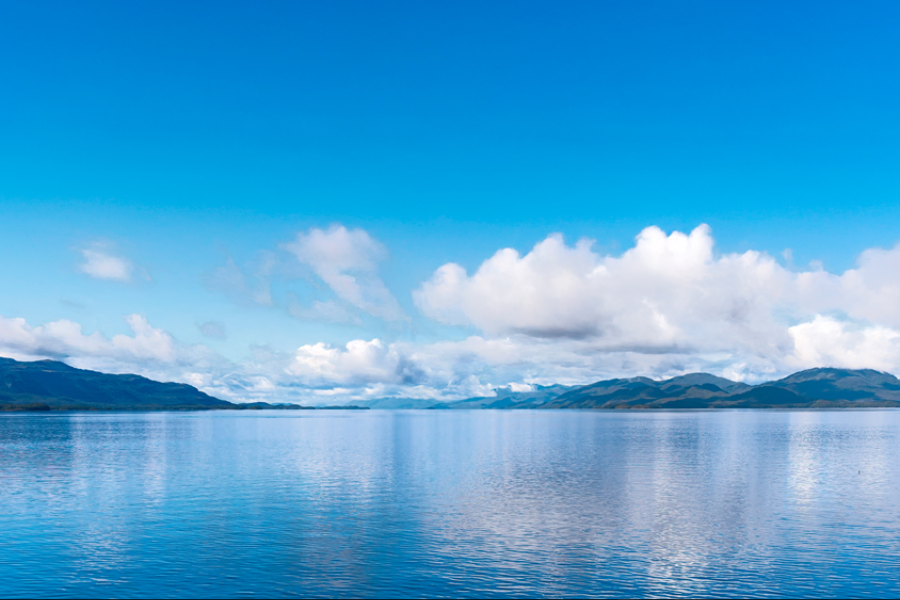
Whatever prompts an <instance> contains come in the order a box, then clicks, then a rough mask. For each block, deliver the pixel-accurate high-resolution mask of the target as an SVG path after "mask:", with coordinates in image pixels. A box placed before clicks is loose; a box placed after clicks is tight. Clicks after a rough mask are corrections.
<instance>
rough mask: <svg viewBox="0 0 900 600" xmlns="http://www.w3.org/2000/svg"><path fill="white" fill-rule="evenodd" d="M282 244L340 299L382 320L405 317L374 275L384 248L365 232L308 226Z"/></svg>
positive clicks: (382, 258)
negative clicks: (304, 230) (310, 227)
mask: <svg viewBox="0 0 900 600" xmlns="http://www.w3.org/2000/svg"><path fill="white" fill-rule="evenodd" d="M282 247H283V248H284V249H285V250H287V251H288V252H290V253H291V254H292V255H293V256H294V258H296V259H297V260H298V261H299V262H300V263H302V264H305V265H308V266H309V267H310V268H311V269H312V271H313V272H314V273H315V274H316V275H317V276H318V277H320V278H321V279H322V281H324V282H325V283H326V284H327V285H328V286H329V287H330V288H331V289H332V291H334V293H335V294H336V295H337V297H338V298H340V299H341V300H344V301H345V302H347V303H349V304H350V305H352V306H355V307H357V308H359V309H360V310H363V311H365V312H367V313H369V314H370V315H372V316H374V317H378V318H381V319H384V320H385V321H402V320H406V319H407V317H406V315H405V314H404V312H403V309H402V308H400V304H399V303H398V302H397V299H396V298H394V296H393V294H391V292H390V290H388V288H387V286H385V285H384V282H383V281H382V280H381V279H380V278H379V277H378V263H379V262H381V261H383V260H385V259H386V258H387V254H388V253H387V249H386V248H385V247H384V245H383V244H381V242H379V241H378V240H376V239H374V238H372V237H371V236H370V235H369V234H368V233H367V232H366V231H364V230H362V229H347V228H346V227H344V226H343V225H332V226H331V227H330V228H328V229H325V230H323V229H318V228H312V229H310V230H309V231H306V232H302V233H298V234H297V237H296V239H295V240H294V241H293V242H290V243H287V244H283V245H282Z"/></svg>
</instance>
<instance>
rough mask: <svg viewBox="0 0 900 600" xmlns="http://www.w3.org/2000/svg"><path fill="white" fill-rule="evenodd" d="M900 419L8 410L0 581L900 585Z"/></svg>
mask: <svg viewBox="0 0 900 600" xmlns="http://www.w3.org/2000/svg"><path fill="white" fill-rule="evenodd" d="M898 450H900V411H892V410H861V411H852V412H851V411H845V412H838V411H835V412H813V411H807V412H802V411H798V412H780V411H725V412H705V411H700V412H640V413H631V412H628V413H623V412H617V411H609V412H600V411H584V412H582V411H543V412H542V411H506V412H504V411H472V412H455V411H359V412H352V411H309V412H301V413H298V412H285V411H280V412H251V413H233V412H215V413H118V414H116V413H106V414H102V413H93V414H71V415H67V414H53V413H51V414H46V413H44V414H7V415H2V416H0V596H2V597H17V596H28V597H35V596H41V597H73V596H74V597H98V596H99V597H110V596H114V597H134V596H149V597H172V596H177V597H185V596H187V597H245V596H263V597H267V596H329V597H330V596H374V597H385V596H389V597H396V596H429V597H438V596H487V597H490V596H495V597H496V596H529V597H534V596H557V597H558V596H629V597H630V596H665V597H674V596H838V597H863V596H866V597H897V596H900V568H898V567H900V461H898Z"/></svg>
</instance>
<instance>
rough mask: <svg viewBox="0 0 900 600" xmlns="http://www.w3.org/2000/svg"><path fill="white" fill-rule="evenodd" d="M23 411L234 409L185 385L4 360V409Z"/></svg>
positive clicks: (0, 362)
mask: <svg viewBox="0 0 900 600" xmlns="http://www.w3.org/2000/svg"><path fill="white" fill-rule="evenodd" d="M23 405H32V406H33V407H35V408H39V407H63V406H66V407H73V406H80V407H85V408H119V409H121V408H189V407H194V408H226V407H234V406H235V405H234V404H232V403H231V402H226V401H225V400H219V399H218V398H213V397H212V396H210V395H208V394H204V393H203V392H201V391H200V390H198V389H197V388H195V387H192V386H190V385H186V384H183V383H160V382H158V381H152V380H150V379H147V378H146V377H141V376H140V375H110V374H107V373H98V372H96V371H88V370H84V369H76V368H74V367H70V366H69V365H67V364H65V363H61V362H58V361H54V360H39V361H36V362H19V361H16V360H12V359H9V358H0V409H6V410H9V409H12V408H17V407H21V406H23Z"/></svg>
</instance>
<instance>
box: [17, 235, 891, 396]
mask: <svg viewBox="0 0 900 600" xmlns="http://www.w3.org/2000/svg"><path fill="white" fill-rule="evenodd" d="M283 250H284V251H285V252H287V253H288V254H289V256H290V257H292V259H294V260H296V262H297V264H300V265H305V266H306V267H308V268H309V269H311V271H312V273H314V274H315V276H316V277H318V278H320V279H321V281H322V282H324V283H325V284H326V285H327V286H328V287H329V289H331V290H333V292H334V294H335V298H333V299H329V300H326V301H318V300H317V301H315V302H314V303H313V304H312V306H302V305H300V304H299V302H296V301H293V303H290V304H289V305H288V306H287V310H289V311H295V312H296V313H298V314H297V315H295V316H300V317H301V318H313V317H315V316H316V315H318V314H321V315H328V318H329V320H332V321H343V322H354V319H355V320H356V321H355V322H357V323H360V321H359V320H358V317H357V316H356V314H355V313H353V312H351V309H352V310H358V311H364V312H367V313H368V314H370V315H373V316H377V317H380V318H381V319H384V320H385V321H388V322H396V321H398V320H405V319H408V317H407V316H406V315H405V314H404V313H403V311H402V310H401V309H400V307H399V304H398V303H397V300H396V298H395V297H394V296H393V295H392V294H391V292H390V291H389V290H388V289H387V287H386V286H385V285H384V283H383V282H382V281H381V279H380V278H379V277H378V274H377V265H378V264H379V262H380V261H382V260H384V258H385V256H386V250H385V248H384V246H383V245H382V244H380V243H379V242H378V241H377V240H374V239H373V238H372V237H371V236H369V235H368V234H367V233H366V232H364V231H362V230H359V229H356V230H348V229H346V228H344V227H342V226H333V227H331V228H329V229H327V230H322V229H310V230H308V231H307V232H303V233H300V234H298V235H297V237H296V239H295V240H294V241H292V242H291V243H289V244H285V245H284V246H283ZM272 256H273V255H260V260H259V261H258V263H259V264H258V268H257V269H256V270H255V271H254V273H255V275H254V276H253V277H255V278H256V280H255V283H254V282H251V281H250V280H248V278H247V277H245V276H244V275H243V273H242V272H241V271H240V270H239V269H237V267H236V266H234V264H233V262H232V263H229V264H228V265H226V266H225V267H224V268H223V269H224V270H223V271H222V272H221V273H218V276H220V279H219V281H220V283H222V285H225V283H228V282H231V283H230V285H232V288H231V289H232V290H234V293H241V294H245V297H246V298H248V299H249V300H250V301H252V302H254V303H257V304H258V303H260V299H262V300H266V299H267V298H271V294H269V295H268V296H266V294H263V295H259V294H258V293H259V291H260V290H264V291H265V290H269V289H270V288H269V287H268V279H266V278H267V277H268V275H269V274H271V273H273V272H274V271H275V270H276V264H277V262H278V260H281V259H278V260H276V259H275V258H272ZM270 259H271V260H270ZM232 267H233V268H232ZM223 282H224V283H223ZM413 298H414V302H415V304H416V306H417V307H418V308H419V310H420V311H421V314H422V317H424V318H427V319H431V320H433V321H436V322H439V323H442V324H444V325H448V326H455V327H460V328H463V329H460V330H459V331H460V333H462V335H461V336H459V338H461V339H454V340H446V341H438V342H431V343H419V342H415V341H410V340H408V339H403V337H402V336H401V335H400V334H399V333H398V334H397V335H398V337H399V338H400V339H397V340H395V341H386V340H384V339H381V338H378V337H369V338H361V339H354V340H350V341H348V342H346V343H342V344H335V345H329V344H326V343H324V342H316V341H315V340H303V341H298V344H297V346H296V347H295V349H293V350H292V351H288V352H278V351H275V350H272V349H270V348H266V347H253V348H250V349H249V356H248V357H247V358H246V359H244V360H242V361H240V362H234V361H232V360H228V359H225V358H224V357H222V356H220V355H218V354H216V353H215V352H213V351H212V350H210V349H209V348H207V347H206V346H204V345H188V344H184V343H181V342H179V341H178V340H176V339H175V338H174V337H173V336H171V335H170V334H169V333H167V332H165V331H163V330H161V329H158V328H154V327H153V326H152V325H151V324H150V323H148V322H147V320H146V319H145V318H144V317H142V316H140V315H136V314H135V315H129V316H127V317H126V322H127V323H128V325H129V327H130V329H131V334H130V335H117V336H113V337H111V338H107V337H104V336H102V335H101V334H100V333H92V334H89V335H88V334H84V333H83V332H82V328H81V326H80V325H79V324H77V323H75V322H72V321H67V320H62V321H55V322H51V323H46V324H44V325H39V326H31V325H29V324H28V323H27V322H25V321H24V320H23V319H15V318H13V319H10V318H2V317H0V354H2V355H6V356H13V357H20V358H36V357H51V358H63V359H65V360H67V362H69V363H70V364H73V365H74V366H81V367H85V368H96V369H100V370H106V371H112V372H137V373H141V374H144V375H147V376H150V377H153V378H156V379H160V380H174V381H184V382H186V383H191V384H192V385H196V386H198V387H200V388H201V389H203V390H204V391H207V392H209V393H212V394H214V395H217V396H219V397H223V398H226V399H231V400H238V401H242V400H247V401H251V400H269V401H301V402H307V403H319V402H323V401H328V402H341V401H353V400H359V399H366V398H375V397H382V396H404V397H418V398H439V399H454V398H462V397H472V396H480V395H490V394H491V393H492V391H491V390H492V389H493V388H494V387H497V386H505V385H528V384H535V383H539V384H549V383H555V382H559V383H568V384H579V383H589V382H592V381H596V380H598V379H602V378H607V377H616V376H635V375H645V376H650V377H655V378H662V377H669V376H673V375H678V374H681V373H685V372H692V371H709V372H712V373H714V374H718V375H723V376H725V377H729V378H732V379H737V380H745V381H748V382H755V381H759V380H761V379H765V378H770V377H776V376H779V375H783V374H787V373H788V372H791V371H795V370H798V369H803V368H810V367H817V366H837V367H849V368H874V369H879V370H884V371H890V372H893V373H900V245H898V246H897V247H894V248H893V249H870V250H867V251H865V252H864V253H862V254H861V255H860V257H859V260H858V261H857V264H856V266H855V268H853V269H849V270H847V271H845V272H844V273H841V274H832V273H828V272H826V271H824V270H822V269H821V268H818V267H817V268H811V269H809V270H806V271H799V272H798V271H795V270H792V269H788V268H786V267H784V266H782V265H781V264H779V263H778V262H777V261H776V260H775V259H774V258H773V257H771V256H769V255H767V254H765V253H762V252H756V251H748V252H744V253H739V254H738V253H735V254H719V253H717V252H716V251H715V243H714V239H713V237H712V232H711V231H710V229H709V227H707V226H705V225H701V226H699V227H697V228H696V229H694V230H693V231H692V232H690V233H689V234H685V233H681V232H677V231H676V232H672V233H669V234H667V233H665V232H663V231H662V230H660V229H658V228H656V227H649V228H647V229H644V230H643V231H642V232H641V233H640V234H639V235H638V236H637V238H636V241H635V245H634V247H633V248H631V249H629V250H627V251H625V252H623V253H621V254H620V255H616V256H613V255H605V254H600V253H598V252H596V251H595V250H594V249H593V244H592V242H591V241H590V240H581V241H578V242H576V243H575V244H574V245H568V244H567V243H566V242H565V240H564V239H563V237H562V236H560V235H551V236H549V237H547V238H546V239H544V240H543V241H541V242H539V243H538V244H536V245H535V246H534V248H533V249H532V250H531V251H530V252H528V253H526V254H524V255H523V254H520V253H519V252H517V251H515V250H513V249H508V248H507V249H500V250H498V251H497V252H496V253H495V254H494V255H493V256H490V257H488V258H487V259H486V260H485V261H484V262H483V263H482V264H481V265H480V266H479V267H478V268H477V269H475V271H474V272H473V273H471V274H470V273H468V272H467V271H466V270H465V269H464V268H463V267H461V266H459V265H457V264H454V263H448V264H445V265H443V266H441V267H439V268H438V269H437V270H436V271H435V272H434V273H433V275H432V276H431V277H430V278H428V280H427V281H425V282H423V283H422V284H421V285H420V286H419V287H418V288H417V289H416V290H415V291H414V292H413ZM199 327H200V330H201V333H203V335H206V336H208V337H211V338H220V339H221V338H222V337H224V335H225V329H224V325H223V324H221V323H214V322H209V323H204V324H202V325H199ZM466 336H467V337H466Z"/></svg>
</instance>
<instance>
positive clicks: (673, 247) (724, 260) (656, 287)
mask: <svg viewBox="0 0 900 600" xmlns="http://www.w3.org/2000/svg"><path fill="white" fill-rule="evenodd" d="M591 245H592V243H591V242H590V241H588V240H582V241H580V242H578V243H577V244H576V245H575V246H574V247H570V246H567V245H566V244H565V242H564V241H563V238H562V236H559V235H553V236H550V237H548V238H547V239H546V240H544V241H542V242H540V243H539V244H537V245H536V246H535V247H534V249H533V250H532V251H531V252H529V253H528V254H526V255H525V256H520V255H519V253H518V252H516V251H515V250H512V249H504V250H500V251H499V252H497V253H496V254H495V255H494V256H493V257H491V258H490V259H488V260H486V261H485V262H484V263H483V264H482V265H481V267H479V269H478V270H477V271H476V272H475V273H474V274H473V275H471V276H469V275H468V274H467V273H466V272H465V270H464V269H462V267H460V266H459V265H455V264H448V265H444V266H443V267H441V268H440V269H438V270H437V272H436V273H435V274H434V276H433V277H432V278H431V279H430V280H429V281H427V282H425V283H424V284H423V285H422V286H421V288H420V289H419V290H417V291H416V292H415V293H414V298H415V301H416V304H417V305H418V307H419V308H420V309H421V310H422V312H423V313H424V314H425V315H427V316H429V317H432V318H434V319H436V320H438V321H442V322H445V323H448V324H471V325H474V326H475V327H477V328H478V329H480V330H482V331H484V332H485V333H487V334H489V335H491V336H498V335H515V334H524V335H528V336H533V337H537V338H569V339H584V338H592V339H594V340H595V345H596V346H598V347H603V348H606V349H609V350H615V349H618V350H627V349H635V350H652V351H660V350H669V349H674V348H680V349H701V348H704V349H711V348H719V347H727V348H733V344H734V343H735V342H739V345H740V346H741V347H745V348H748V349H749V348H753V349H757V350H761V349H763V347H765V346H768V345H772V344H775V345H782V346H783V345H784V344H787V343H789V342H790V338H789V336H787V332H786V331H785V330H784V329H783V328H779V327H778V326H777V325H776V323H775V321H774V320H773V318H772V312H773V302H774V300H775V299H776V298H778V297H780V296H781V295H783V289H784V287H785V286H786V285H787V284H788V283H789V281H790V274H789V273H787V272H786V271H785V270H784V269H782V268H781V267H780V266H779V265H778V264H777V263H776V262H775V261H774V259H772V258H771V257H769V256H766V255H764V254H760V253H758V252H747V253H744V254H742V255H726V256H723V257H720V258H716V257H714V255H713V251H712V250H713V240H712V237H711V235H710V232H709V228H708V227H706V226H701V227H698V228H697V229H695V230H694V231H693V232H692V233H691V234H690V235H685V234H682V233H679V232H675V233H672V234H671V235H669V236H667V235H665V234H664V233H663V232H662V231H661V230H659V229H658V228H656V227H650V228H647V229H645V230H644V231H643V232H641V234H640V235H639V236H638V238H637V244H636V246H635V247H634V248H633V249H631V250H628V251H627V252H625V253H624V254H623V255H622V256H620V257H612V256H600V255H598V254H597V253H595V252H594V251H593V250H592V249H591ZM719 341H721V342H723V344H719Z"/></svg>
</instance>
